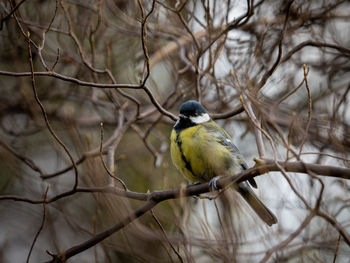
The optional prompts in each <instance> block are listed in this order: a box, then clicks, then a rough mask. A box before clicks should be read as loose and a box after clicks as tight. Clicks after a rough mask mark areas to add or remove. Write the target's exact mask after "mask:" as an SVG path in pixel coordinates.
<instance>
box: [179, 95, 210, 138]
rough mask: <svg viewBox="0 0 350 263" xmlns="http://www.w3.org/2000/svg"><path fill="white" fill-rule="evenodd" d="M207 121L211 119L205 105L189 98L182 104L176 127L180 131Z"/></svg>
mask: <svg viewBox="0 0 350 263" xmlns="http://www.w3.org/2000/svg"><path fill="white" fill-rule="evenodd" d="M207 121H210V117H209V114H208V112H207V111H206V110H205V109H204V107H203V106H202V105H201V104H200V103H199V102H197V101H195V100H189V101H186V102H185V103H183V104H182V105H181V107H180V114H179V120H178V121H177V122H176V124H175V126H174V129H175V131H180V130H183V129H186V128H189V127H192V126H196V125H197V124H200V123H204V122H207Z"/></svg>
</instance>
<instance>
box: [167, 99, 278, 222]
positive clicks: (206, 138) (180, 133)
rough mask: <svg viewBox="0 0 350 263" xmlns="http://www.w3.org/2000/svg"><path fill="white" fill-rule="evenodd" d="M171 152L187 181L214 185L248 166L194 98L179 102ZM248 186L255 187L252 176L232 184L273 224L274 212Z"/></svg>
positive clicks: (225, 134) (274, 220)
mask: <svg viewBox="0 0 350 263" xmlns="http://www.w3.org/2000/svg"><path fill="white" fill-rule="evenodd" d="M170 154H171V159H172V161H173V163H174V165H175V167H176V168H177V169H178V170H179V171H180V173H181V174H182V175H183V176H184V177H185V178H186V179H187V181H189V182H191V183H205V182H209V184H210V185H211V186H212V187H214V188H216V180H217V179H218V178H220V177H222V176H231V175H234V174H237V173H238V172H240V171H242V170H246V169H248V166H247V164H246V163H245V162H244V160H243V157H242V156H241V154H240V152H239V150H238V148H237V147H236V146H235V145H234V144H233V142H232V139H231V137H230V135H229V134H228V133H227V132H226V131H225V130H224V129H223V128H222V127H220V126H219V125H218V124H217V123H216V122H215V121H213V120H212V119H211V117H210V116H209V114H208V112H207V110H206V109H205V108H204V107H203V106H202V105H201V104H200V103H199V102H197V101H195V100H189V101H186V102H184V103H183V104H182V105H181V106H180V114H179V118H178V120H177V121H176V123H175V125H174V127H173V129H172V131H171V135H170ZM251 186H253V187H254V188H257V184H256V182H255V180H254V178H253V179H250V180H249V181H248V182H247V181H243V182H240V183H238V184H237V186H236V187H235V188H236V190H237V191H238V192H239V193H240V194H241V195H242V197H243V198H244V200H245V201H247V203H248V204H249V206H250V207H251V208H252V209H253V210H254V211H255V213H256V214H257V215H258V216H259V217H260V218H261V219H262V220H263V221H264V222H265V223H266V224H267V225H269V226H272V225H273V224H276V223H277V222H278V220H277V218H276V216H275V215H274V214H273V212H271V211H270V209H269V208H267V207H266V206H265V205H264V204H263V202H262V201H261V200H260V199H259V198H258V197H257V196H256V194H255V193H254V191H253V189H252V187H251Z"/></svg>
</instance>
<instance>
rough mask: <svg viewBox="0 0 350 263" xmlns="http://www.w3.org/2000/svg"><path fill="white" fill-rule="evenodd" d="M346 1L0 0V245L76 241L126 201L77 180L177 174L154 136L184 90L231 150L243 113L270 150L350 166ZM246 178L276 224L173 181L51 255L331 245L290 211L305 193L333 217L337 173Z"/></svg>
mask: <svg viewBox="0 0 350 263" xmlns="http://www.w3.org/2000/svg"><path fill="white" fill-rule="evenodd" d="M349 14H350V4H349V2H348V1H339V0H336V1H334V0H332V1H331V0H329V1H326V0H325V1H322V0H320V1H301V0H300V1H297V0H296V1H279V0H261V1H250V0H248V1H233V0H232V1H230V0H225V1H224V0H218V1H210V0H202V1H197V0H193V1H186V0H181V1H180V0H173V1H172V0H170V1H165V0H159V1H158V0H157V1H144V0H139V1H136V0H131V1H125V0H88V1H80V0H57V1H54V0H32V1H29V0H27V1H25V0H24V1H19V0H16V1H15V0H8V1H1V2H0V17H1V26H0V29H1V30H0V225H1V228H0V262H25V261H27V262H43V261H47V260H50V258H51V257H50V256H49V255H48V253H47V251H49V252H50V253H59V252H61V251H64V250H66V249H68V248H70V247H72V246H74V245H77V244H80V243H82V242H84V241H85V240H88V239H89V238H91V237H93V236H94V235H95V234H97V233H99V232H102V231H104V230H105V229H107V228H109V227H111V226H112V225H113V224H116V223H118V222H120V220H122V219H123V218H124V217H126V216H127V215H128V214H129V213H131V212H132V211H134V210H135V209H136V208H138V207H139V206H141V205H142V204H143V203H144V202H143V201H136V200H132V199H127V198H123V197H118V196H116V195H113V194H110V193H103V191H102V193H100V192H96V191H91V192H85V193H83V192H79V191H76V189H77V188H75V186H77V185H78V186H79V187H89V188H91V189H92V188H94V189H96V187H107V186H109V187H118V188H121V189H122V188H123V185H122V183H121V182H120V181H119V180H122V182H123V183H124V184H125V186H126V187H127V188H128V189H129V190H130V191H135V192H141V193H145V192H147V191H155V190H163V189H176V188H179V187H180V185H181V184H183V183H186V181H185V179H183V178H182V176H181V175H180V174H179V173H178V172H177V171H176V170H175V167H174V166H173V164H172V163H171V160H170V154H169V144H170V142H169V136H170V132H171V129H172V126H173V125H174V123H175V117H174V116H176V115H177V114H178V109H179V106H180V105H181V103H183V102H184V101H186V100H188V99H196V100H199V101H201V103H202V104H203V105H204V106H205V107H206V109H207V110H208V111H209V113H210V114H211V116H212V117H213V118H214V119H215V120H216V121H217V122H218V123H219V124H220V125H221V126H222V127H224V128H225V129H226V130H227V131H228V133H229V134H230V135H231V136H232V138H233V141H234V143H235V144H236V145H237V147H238V148H239V149H240V151H241V153H242V155H243V156H244V158H245V160H246V162H247V163H248V165H249V166H253V165H254V161H253V158H254V157H259V154H258V149H257V141H256V140H257V139H256V138H257V137H256V135H257V133H256V131H257V128H256V125H258V126H261V129H263V131H264V135H263V142H264V145H265V147H266V157H268V158H270V159H278V160H282V161H296V160H302V161H305V162H310V163H316V164H320V165H333V166H338V167H347V168H350V167H349V166H350V163H349V157H350V126H349V125H350V110H349V102H350V95H349V90H350V74H349V71H350V60H349V57H350V16H349ZM27 32H29V33H30V36H29V37H30V46H29V45H28V35H27ZM29 51H31V55H30V52H29ZM31 62H32V64H33V69H31ZM32 73H33V74H34V78H33V77H31V74H32ZM33 80H34V84H33ZM112 84H120V86H116V85H114V86H113V85H112ZM33 88H34V89H33ZM34 91H35V92H36V93H37V96H38V97H37V98H36V97H35V93H34ZM240 96H242V100H241V99H240ZM39 102H40V103H41V105H42V108H41V107H40V106H39V104H40V103H39ZM242 102H243V106H244V107H243V106H242ZM247 107H248V108H251V111H252V112H253V113H254V115H255V116H256V118H257V119H256V122H255V123H254V122H253V121H252V119H251V116H249V115H248V114H247V113H246V112H245V110H244V109H245V108H247ZM45 116H46V117H47V119H46V120H45ZM101 122H102V123H103V128H102V135H103V136H101V126H100V123H101ZM265 135H266V136H265ZM102 137H103V138H102ZM102 139H103V141H102ZM101 144H102V145H103V147H102V150H100V146H101ZM63 145H64V147H63ZM101 156H103V160H104V162H105V165H104V164H103V162H102V160H101ZM72 159H73V160H74V162H75V163H76V165H75V166H76V171H75V169H74V167H73V165H72ZM106 168H108V171H109V173H108V172H107V170H106ZM112 173H113V176H114V177H116V178H118V179H119V180H117V179H115V178H112V177H111V175H110V174H112ZM77 178H78V180H77ZM256 180H257V183H258V185H259V188H258V189H257V190H256V193H257V195H258V196H259V197H260V198H261V199H262V200H263V201H264V203H265V204H266V205H267V206H268V207H269V208H270V209H271V210H272V211H273V212H274V213H275V214H276V216H277V217H278V220H279V223H278V224H277V225H274V226H272V227H268V226H266V225H265V224H264V223H263V222H262V221H261V220H260V219H259V218H258V217H257V216H256V215H255V214H254V212H253V211H252V210H251V209H250V208H249V207H248V206H247V204H246V203H245V202H244V201H243V199H241V197H240V196H238V195H236V194H235V193H231V195H232V198H231V201H232V204H231V205H230V209H228V208H225V207H224V206H222V205H221V204H220V202H218V201H214V200H207V199H198V198H193V197H190V198H180V199H175V200H169V201H165V202H162V203H160V204H158V205H157V206H156V207H155V208H154V209H153V210H152V213H150V212H148V213H146V214H145V215H144V216H142V217H141V218H139V219H137V220H135V221H134V222H133V223H131V224H129V225H128V226H126V227H124V228H123V229H121V230H120V231H118V232H117V233H115V234H113V235H112V236H111V237H109V238H108V239H106V240H104V241H103V242H100V243H99V244H97V245H96V246H94V247H93V248H91V249H89V250H86V251H83V252H82V253H80V254H78V255H76V256H74V257H72V258H70V259H69V260H68V262H259V261H262V262H268V261H269V262H349V258H350V248H349V245H347V244H346V242H345V241H344V240H343V238H342V237H341V236H340V234H339V231H338V230H339V229H338V230H337V229H336V228H334V227H333V226H332V225H331V224H330V221H327V220H325V219H324V218H322V217H318V216H315V217H313V218H312V219H311V220H310V221H305V219H306V218H307V216H308V215H309V214H310V213H311V212H310V208H314V207H315V205H316V204H317V202H319V203H320V209H321V210H322V211H324V212H325V213H327V214H328V215H329V217H330V218H331V219H332V220H334V221H333V222H337V223H339V225H340V226H341V227H342V228H343V229H344V230H345V231H346V232H347V233H350V220H349V219H350V210H349V207H350V194H349V190H350V184H349V182H348V181H346V180H342V179H337V178H328V177H319V179H317V178H315V176H314V175H313V174H293V173H288V175H282V174H281V173H277V172H274V173H268V174H264V175H262V176H259V177H258V178H256ZM76 184H77V185H76ZM323 187H324V188H323ZM72 189H73V190H72ZM321 190H323V191H322V192H321ZM70 191H71V192H70ZM46 192H47V194H45V193H46ZM62 193H66V194H63V196H62V195H61V194H62ZM320 193H321V195H320ZM40 200H41V202H40ZM42 200H46V201H48V203H47V204H46V205H43V204H42ZM348 235H349V234H348ZM31 247H33V248H32V249H31Z"/></svg>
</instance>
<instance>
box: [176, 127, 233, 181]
mask: <svg viewBox="0 0 350 263" xmlns="http://www.w3.org/2000/svg"><path fill="white" fill-rule="evenodd" d="M171 157H172V160H173V163H174V165H175V166H176V167H177V169H178V170H179V171H180V172H181V173H182V175H183V176H184V177H185V178H186V179H188V180H189V181H190V182H207V181H209V180H210V179H212V178H213V177H215V176H217V175H226V174H227V173H228V172H229V170H230V166H231V162H232V153H231V152H230V151H229V150H228V149H227V148H226V147H225V146H223V145H222V144H220V143H219V142H218V141H217V140H216V139H215V137H213V136H211V135H210V133H208V131H207V130H206V129H205V128H204V127H203V126H202V125H196V126H193V127H190V128H187V129H184V130H182V131H180V132H179V133H176V132H175V131H174V130H173V131H172V133H171Z"/></svg>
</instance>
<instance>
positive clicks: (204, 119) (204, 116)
mask: <svg viewBox="0 0 350 263" xmlns="http://www.w3.org/2000/svg"><path fill="white" fill-rule="evenodd" d="M190 120H191V121H192V122H194V123H196V124H199V123H203V122H207V121H210V117H209V114H208V113H204V114H202V115H199V116H195V117H193V116H191V117H190Z"/></svg>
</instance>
